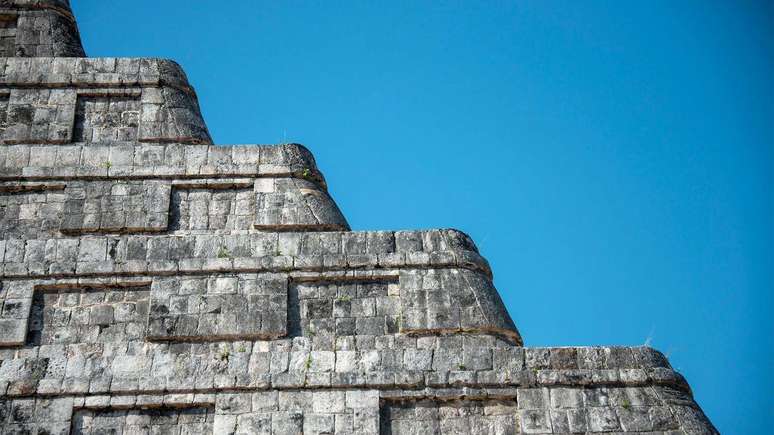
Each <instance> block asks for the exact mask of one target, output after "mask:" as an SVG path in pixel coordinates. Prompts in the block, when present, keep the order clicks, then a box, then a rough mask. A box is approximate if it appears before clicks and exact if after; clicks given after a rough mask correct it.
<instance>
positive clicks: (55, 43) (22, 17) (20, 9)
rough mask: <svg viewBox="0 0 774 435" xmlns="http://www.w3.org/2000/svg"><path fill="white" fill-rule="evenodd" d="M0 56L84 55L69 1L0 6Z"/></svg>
mask: <svg viewBox="0 0 774 435" xmlns="http://www.w3.org/2000/svg"><path fill="white" fill-rule="evenodd" d="M0 56H2V57H13V56H17V57H46V56H68V57H82V56H84V53H83V47H82V46H81V37H80V35H79V34H78V27H77V25H76V23H75V17H73V14H72V11H71V10H70V3H69V1H67V0H9V1H3V2H2V3H0Z"/></svg>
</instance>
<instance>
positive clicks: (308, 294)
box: [0, 269, 521, 350]
mask: <svg viewBox="0 0 774 435" xmlns="http://www.w3.org/2000/svg"><path fill="white" fill-rule="evenodd" d="M416 273H417V271H415V270H414V271H412V270H409V271H406V272H402V274H401V277H400V279H398V277H397V276H386V275H385V276H382V277H381V278H379V277H376V276H375V277H372V278H370V279H363V278H361V279H353V278H351V277H350V278H347V277H343V278H344V279H341V278H338V279H337V278H336V277H317V278H316V279H315V278H312V277H303V278H301V281H300V282H289V278H290V276H289V275H288V274H277V273H269V274H267V273H261V274H256V273H249V274H246V273H243V274H223V273H220V274H213V275H205V276H177V277H164V276H161V277H155V278H152V279H151V281H150V282H149V283H148V282H142V281H137V280H135V281H127V282H116V283H111V284H105V283H100V282H99V281H95V282H92V283H89V282H83V283H81V284H75V283H67V282H66V281H62V280H55V281H52V282H55V284H46V283H40V282H38V283H35V282H30V281H7V282H5V283H4V285H3V290H2V293H0V296H1V299H0V302H2V306H0V307H1V308H2V311H0V320H2V322H0V325H2V330H3V332H4V337H5V339H4V341H3V342H0V346H18V345H21V344H23V343H24V342H25V341H24V340H25V338H27V341H28V342H30V343H33V344H41V343H45V344H65V343H92V342H105V341H108V340H116V341H119V342H120V341H127V342H128V341H133V340H143V339H145V340H156V341H222V340H232V341H233V340H245V339H277V338H280V337H284V336H288V335H290V336H306V337H310V338H311V339H312V340H313V343H315V346H316V347H317V348H327V349H331V350H332V349H333V348H334V345H335V343H337V340H338V339H339V338H340V337H346V336H358V335H363V336H378V335H389V334H396V333H399V332H403V333H411V334H438V333H442V332H443V333H448V332H458V331H485V332H490V333H496V334H501V335H503V336H506V337H510V338H511V339H512V340H514V342H515V343H517V344H520V342H521V339H520V337H519V335H518V332H517V331H516V327H515V326H514V325H513V322H512V321H510V318H509V317H505V318H504V319H503V320H500V317H498V316H501V315H502V314H501V313H505V311H504V307H503V305H502V301H499V299H498V301H499V304H498V305H493V306H491V307H487V306H486V305H483V304H477V303H475V297H473V296H472V294H474V293H481V294H483V292H484V291H485V292H493V294H495V295H496V291H495V290H494V288H493V287H492V285H491V283H490V282H489V281H488V280H486V279H479V278H476V277H474V275H475V274H476V273H475V272H472V271H469V270H460V269H441V270H434V271H433V274H434V275H435V276H437V277H438V282H437V283H435V287H434V288H433V289H432V292H433V293H435V294H439V295H443V297H445V299H456V300H459V301H460V305H451V304H447V305H444V306H437V307H436V306H433V307H425V308H423V309H424V310H425V311H427V312H429V313H430V315H428V314H425V315H424V318H428V317H433V316H435V317H443V318H456V322H457V323H456V324H438V323H426V324H423V325H413V327H412V328H407V327H406V326H405V325H407V323H408V321H407V320H406V318H407V317H406V314H405V313H406V311H407V309H406V307H407V306H409V305H410V304H411V300H412V299H416V297H415V295H414V293H415V289H414V288H412V287H411V284H410V282H411V280H410V278H404V276H409V277H410V276H412V275H414V274H416ZM404 274H405V275H404ZM449 276H454V277H455V278H447V277H449ZM460 276H463V277H467V278H462V279H460V278H459V277H460ZM461 280H470V281H474V280H475V281H478V282H480V283H481V285H483V286H484V287H483V288H473V287H471V286H470V285H467V284H466V285H464V286H461V284H460V282H461ZM149 284H150V285H149ZM148 285H149V287H150V291H148ZM31 289H34V290H31ZM487 297H490V298H491V296H487ZM31 307H32V308H31ZM484 310H490V311H484ZM418 312H419V311H418V310H417V308H416V307H413V309H412V313H418ZM460 313H467V314H466V315H463V316H461V315H460ZM504 315H505V316H507V313H505V314H504ZM28 325H29V326H28ZM420 326H421V328H420Z"/></svg>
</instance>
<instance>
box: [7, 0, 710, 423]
mask: <svg viewBox="0 0 774 435" xmlns="http://www.w3.org/2000/svg"><path fill="white" fill-rule="evenodd" d="M148 13H152V11H149V12H148ZM0 56H2V57H0V434H2V435H5V434H107V433H110V434H175V435H183V434H276V435H279V434H374V435H376V434H383V435H387V434H401V435H402V434H410V435H429V434H516V433H526V434H553V433H557V434H559V433H562V434H566V433H636V434H713V433H717V431H716V430H715V429H714V427H713V426H712V424H711V423H710V422H709V421H708V420H707V418H706V416H705V415H704V414H703V413H702V411H701V409H700V408H699V406H698V405H697V404H696V402H695V401H694V400H693V397H692V394H691V390H690V388H689V386H688V384H687V382H686V381H685V379H684V378H683V377H682V376H681V375H680V374H679V373H678V372H676V371H675V370H673V369H672V367H671V366H670V365H669V363H668V361H667V360H666V358H664V356H663V355H662V354H661V353H659V352H658V351H656V350H654V349H651V348H649V347H553V348H534V347H532V348H530V347H523V342H522V338H521V335H520V334H519V331H518V330H517V328H516V326H515V325H514V323H513V321H512V320H511V317H510V315H509V313H508V312H507V310H506V308H505V305H504V304H503V302H502V300H501V298H500V295H499V293H498V292H497V290H496V289H495V286H494V282H493V276H492V271H491V269H490V267H489V264H488V263H487V261H486V259H484V258H483V257H482V256H481V255H480V254H479V252H478V249H477V248H476V245H475V244H474V242H473V241H472V240H471V239H470V237H468V236H467V235H466V234H464V233H462V232H460V231H457V230H451V229H440V230H422V231H351V230H350V227H349V224H348V223H347V221H346V219H345V218H344V215H343V214H342V212H341V210H340V209H339V208H338V206H337V205H336V203H335V201H334V200H333V198H332V197H331V196H330V194H329V193H328V188H327V184H326V182H325V178H324V177H323V175H322V173H321V172H320V171H319V170H318V169H317V166H316V163H315V160H314V157H313V156H312V154H311V153H310V152H309V150H307V149H306V148H304V147H303V146H301V145H297V144H283V145H239V146H216V145H213V144H212V141H211V139H210V136H209V133H208V131H207V126H206V124H205V123H204V120H203V119H202V116H201V113H200V111H199V103H198V101H197V98H196V94H195V92H194V90H193V88H192V87H191V86H190V85H189V83H188V80H187V79H186V76H185V74H184V73H183V71H182V69H181V68H180V67H179V66H178V65H177V64H175V63H174V62H172V61H168V60H161V59H117V58H103V59H93V58H85V57H83V49H82V48H81V44H80V38H79V36H78V30H77V26H76V24H75V20H74V18H73V16H72V12H71V11H70V7H69V4H68V2H67V1H64V0H26V1H22V0H16V1H0ZM516 308H517V309H528V308H525V307H516Z"/></svg>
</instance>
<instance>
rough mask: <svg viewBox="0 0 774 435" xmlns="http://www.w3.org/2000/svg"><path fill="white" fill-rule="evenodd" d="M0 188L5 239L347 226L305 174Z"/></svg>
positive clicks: (343, 228) (0, 224)
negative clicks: (266, 189) (269, 188)
mask: <svg viewBox="0 0 774 435" xmlns="http://www.w3.org/2000/svg"><path fill="white" fill-rule="evenodd" d="M267 183H269V184H277V185H283V186H285V188H283V189H281V190H277V191H273V192H270V193H267V192H264V191H262V190H260V187H259V188H257V189H256V188H254V186H261V185H263V184H267ZM2 187H4V188H5V192H3V191H1V190H0V233H2V235H3V236H4V238H5V239H10V238H18V237H36V238H40V239H42V238H49V239H54V238H57V237H61V235H62V234H66V235H67V234H70V235H72V234H83V233H87V234H88V233H101V234H104V233H144V232H180V233H184V234H195V233H197V232H198V233H210V234H211V233H224V232H225V233H238V232H242V233H245V232H250V231H252V230H260V231H265V230H274V231H331V230H339V231H346V230H348V229H349V225H348V224H347V221H346V220H345V219H344V217H343V215H342V214H341V211H340V210H339V209H338V207H337V206H336V203H335V202H334V201H333V199H332V198H331V197H330V196H329V195H328V193H327V192H326V191H325V190H324V189H323V188H322V187H320V186H319V185H318V184H317V183H314V182H311V181H308V180H294V179H291V178H286V179H277V178H258V179H256V180H242V181H238V180H234V181H231V182H224V181H219V182H215V181H214V180H196V181H195V182H191V181H182V180H181V181H167V180H149V179H146V180H136V179H128V180H95V181H88V182H86V181H80V180H78V181H67V182H65V184H64V185H63V184H62V183H56V184H43V185H32V184H21V185H19V184H16V185H4V186H2ZM33 187H35V188H33ZM25 188H28V189H25ZM62 188H63V189H62ZM61 190H63V191H61ZM255 190H258V191H257V192H256V191H255ZM253 232H255V231H253Z"/></svg>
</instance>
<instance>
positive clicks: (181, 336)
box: [147, 274, 288, 341]
mask: <svg viewBox="0 0 774 435" xmlns="http://www.w3.org/2000/svg"><path fill="white" fill-rule="evenodd" d="M287 301H288V291H287V277H286V276H284V275H279V274H260V275H258V274H239V275H220V276H209V277H174V278H157V279H154V280H153V284H152V286H151V306H150V313H149V317H148V331H147V338H148V339H149V340H162V341H176V340H195V341H212V340H235V339H247V338H252V339H258V338H263V339H267V338H269V339H270V338H277V337H281V336H283V335H285V334H287V307H288V305H287Z"/></svg>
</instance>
